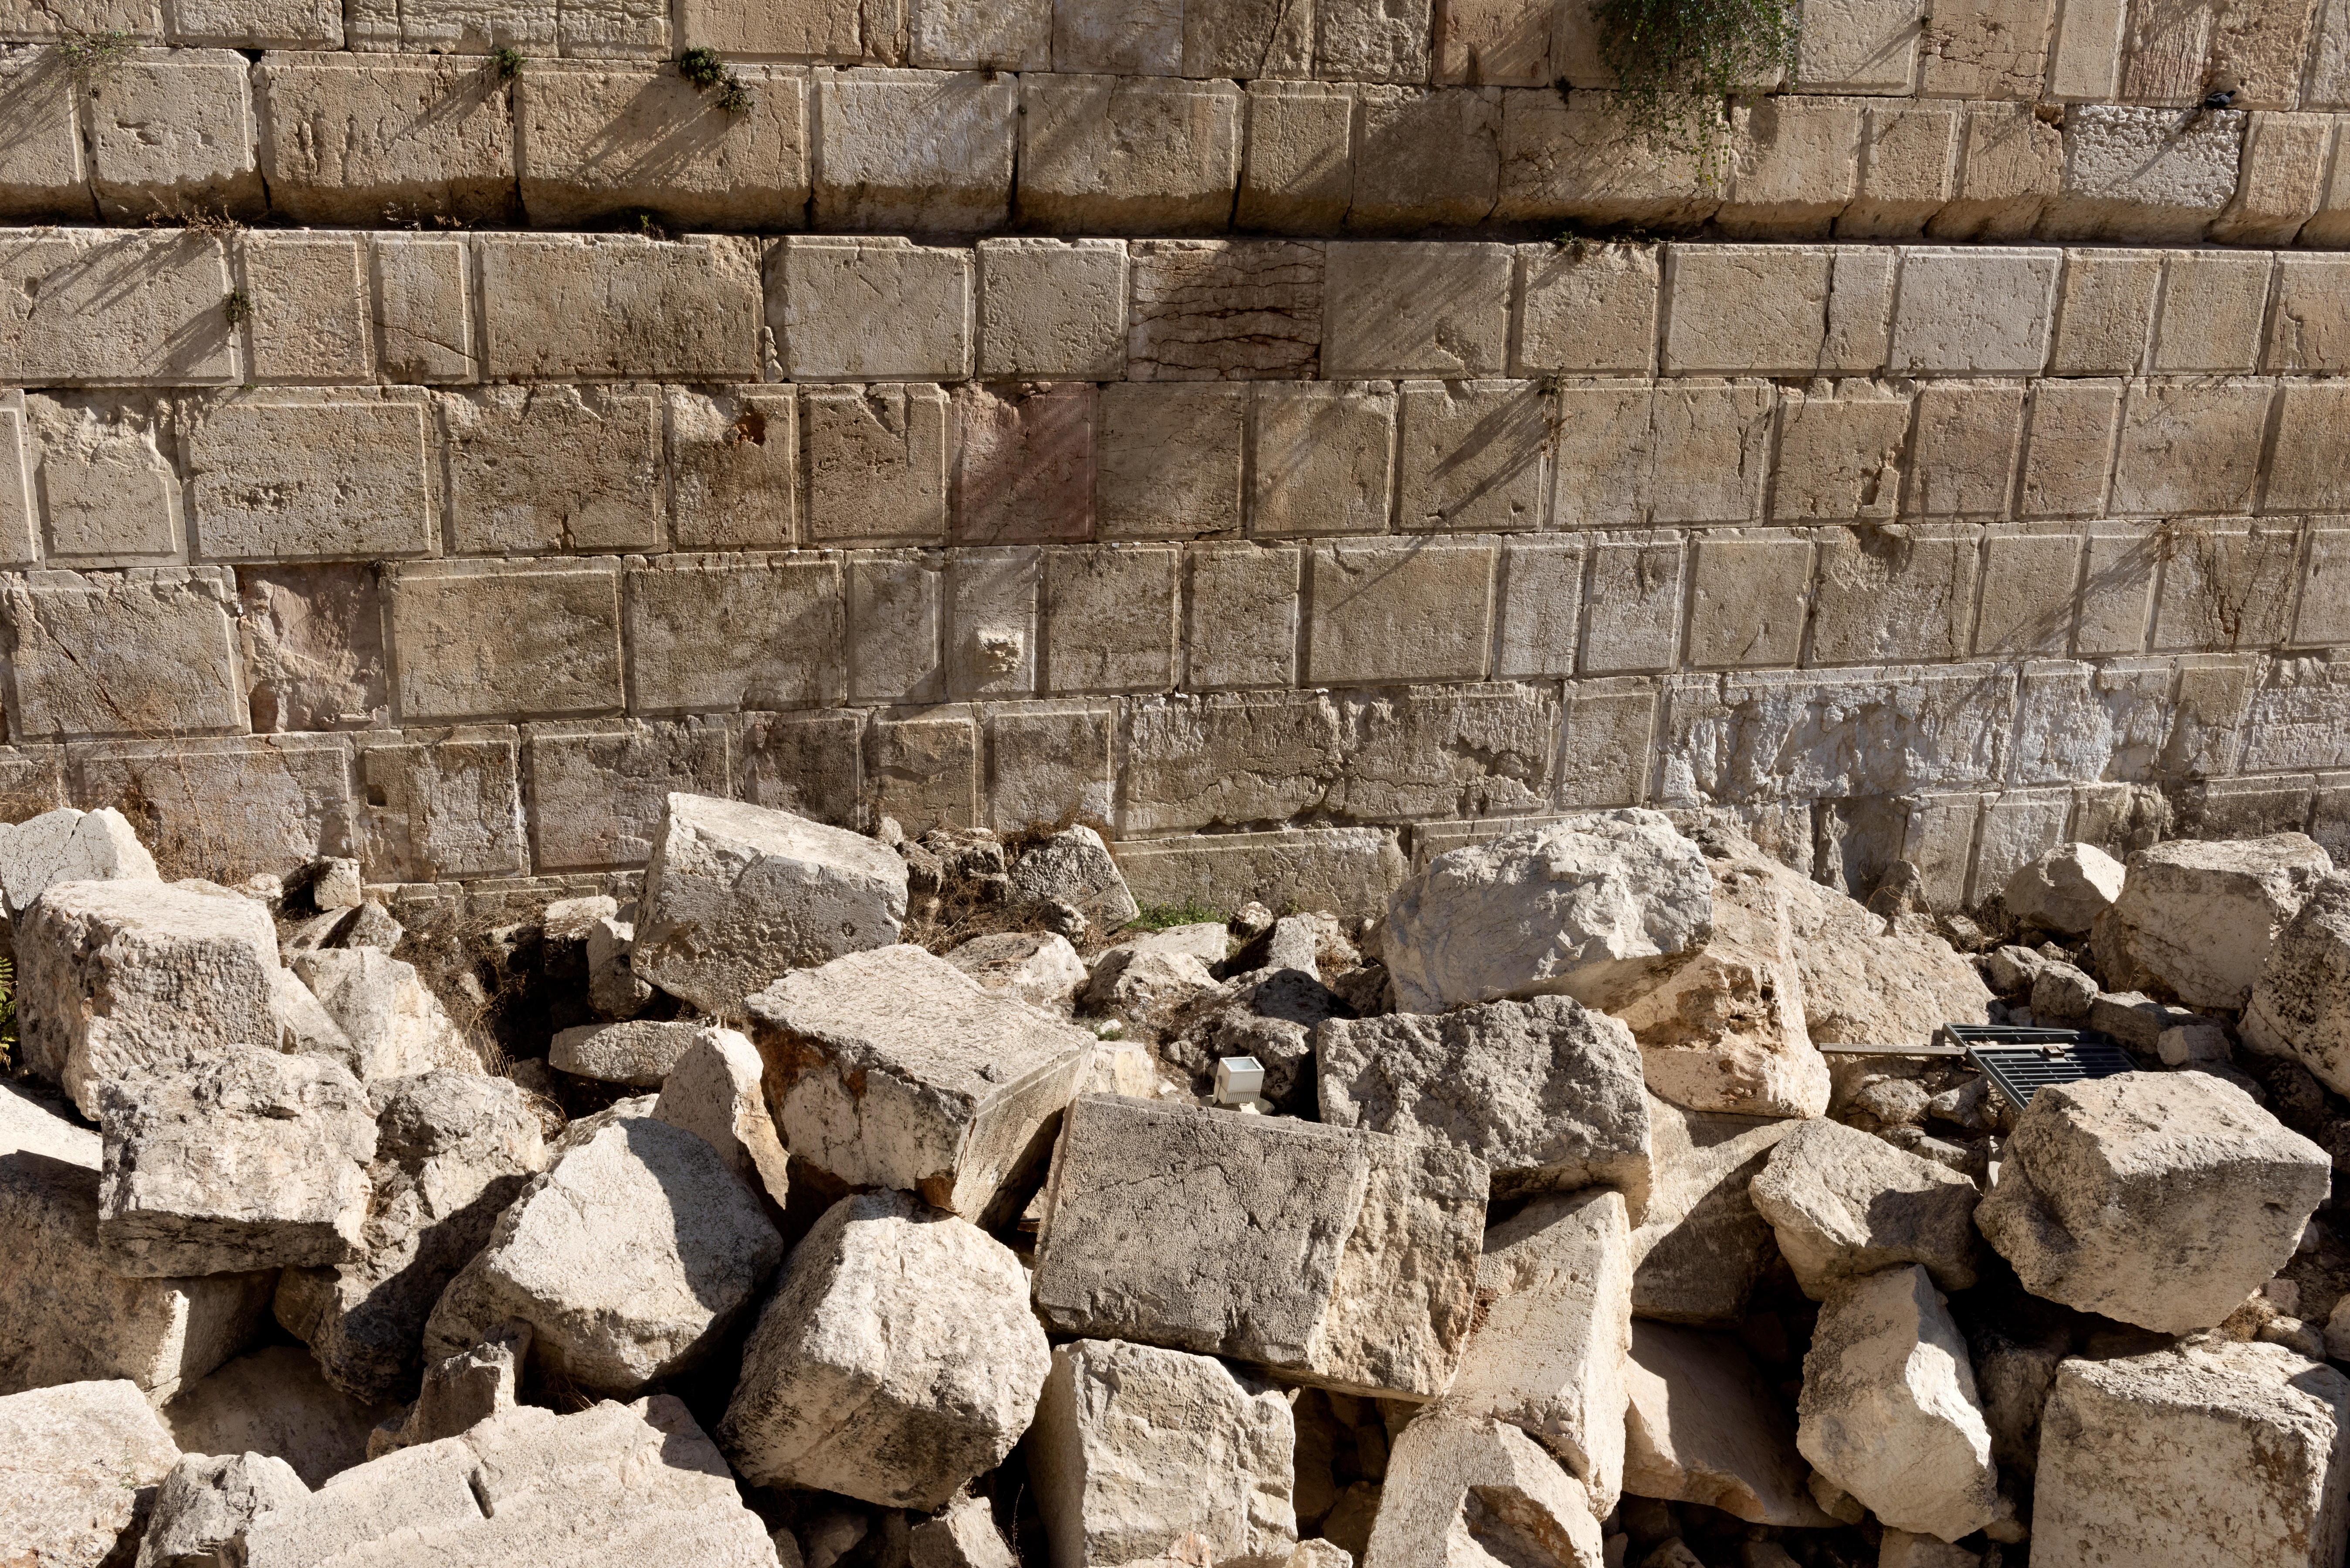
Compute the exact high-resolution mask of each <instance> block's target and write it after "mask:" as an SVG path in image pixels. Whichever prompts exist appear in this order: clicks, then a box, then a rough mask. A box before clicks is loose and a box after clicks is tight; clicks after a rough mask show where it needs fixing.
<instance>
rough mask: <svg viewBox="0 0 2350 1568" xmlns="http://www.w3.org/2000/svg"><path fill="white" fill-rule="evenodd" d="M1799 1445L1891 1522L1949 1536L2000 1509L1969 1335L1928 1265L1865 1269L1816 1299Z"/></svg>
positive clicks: (1798, 1425) (1806, 1357)
mask: <svg viewBox="0 0 2350 1568" xmlns="http://www.w3.org/2000/svg"><path fill="white" fill-rule="evenodd" d="M1795 1446H1796V1448H1797V1449H1801V1450H1802V1452H1803V1455H1804V1458H1805V1459H1809V1460H1811V1461H1812V1465H1813V1467H1814V1469H1817V1470H1818V1471H1819V1472H1820V1473H1821V1474H1822V1475H1824V1476H1825V1477H1827V1478H1828V1480H1832V1481H1834V1482H1835V1484H1836V1485H1837V1486H1839V1487H1841V1488H1843V1489H1844V1490H1846V1491H1847V1492H1850V1493H1851V1494H1852V1495H1853V1496H1854V1497H1856V1498H1857V1499H1859V1500H1860V1501H1861V1503H1862V1505H1863V1506H1865V1507H1866V1508H1867V1509H1868V1510H1869V1511H1871V1512H1872V1513H1874V1514H1876V1515H1877V1518H1878V1519H1879V1520H1880V1521H1883V1522H1884V1523H1886V1524H1888V1525H1890V1526H1892V1527H1894V1528H1895V1529H1898V1530H1907V1531H1910V1532H1914V1533H1917V1534H1919V1535H1931V1536H1934V1537H1936V1538H1937V1539H1939V1540H1942V1541H1956V1540H1958V1539H1959V1538H1960V1536H1962V1535H1970V1534H1972V1533H1973V1532H1976V1531H1978V1530H1981V1528H1982V1527H1983V1526H1984V1525H1986V1524H1989V1523H1990V1522H1991V1520H1992V1518H1993V1517H1994V1516H1995V1515H1996V1514H1997V1513H1998V1511H1999V1470H1998V1467H1997V1466H1995V1465H1994V1464H1992V1462H1991V1428H1990V1427H1989V1426H1987V1425H1986V1424H1985V1423H1984V1421H1983V1414H1982V1405H1981V1401H1980V1400H1979V1399H1978V1398H1977V1397H1976V1395H1975V1379H1974V1370H1973V1367H1972V1366H1971V1365H1970V1363H1969V1361H1968V1359H1967V1342H1966V1339H1965V1336H1964V1335H1962V1334H1960V1332H1959V1325H1958V1324H1956V1323H1954V1322H1952V1321H1951V1318H1950V1308H1949V1306H1948V1304H1947V1303H1945V1302H1944V1301H1943V1298H1942V1293H1941V1292H1939V1291H1938V1290H1936V1289H1935V1288H1934V1282H1933V1280H1932V1279H1931V1278H1930V1277H1929V1275H1928V1274H1927V1272H1926V1271H1925V1270H1924V1269H1922V1268H1920V1267H1918V1266H1917V1265H1916V1264H1912V1265H1910V1266H1909V1267H1908V1268H1902V1269H1888V1270H1887V1271H1886V1272H1883V1273H1878V1274H1869V1275H1867V1276H1866V1277H1864V1278H1862V1279H1858V1280H1855V1281H1853V1282H1850V1283H1849V1284H1846V1285H1845V1286H1843V1287H1842V1288H1840V1289H1839V1290H1837V1291H1836V1292H1835V1293H1834V1294H1833V1295H1831V1296H1830V1297H1829V1298H1828V1299H1827V1301H1826V1303H1825V1304H1824V1305H1823V1306H1822V1307H1821V1309H1820V1317H1819V1324H1818V1326H1817V1327H1816V1328H1814V1330H1813V1334H1812V1348H1811V1350H1810V1351H1809V1353H1808V1354H1806V1355H1804V1393H1803V1398H1802V1401H1801V1403H1800V1405H1799V1407H1798V1409H1797V1421H1796V1428H1795Z"/></svg>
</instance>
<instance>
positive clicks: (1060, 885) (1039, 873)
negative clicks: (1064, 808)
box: [1011, 824, 1142, 931]
mask: <svg viewBox="0 0 2350 1568" xmlns="http://www.w3.org/2000/svg"><path fill="white" fill-rule="evenodd" d="M1011 875H1012V896H1013V897H1014V898H1018V899H1022V900H1024V901H1027V902H1031V903H1042V902H1044V901H1045V900H1047V899H1051V900H1056V901H1058V902H1060V903H1064V904H1068V905H1070V906H1072V907H1074V908H1075V909H1076V911H1077V912H1078V913H1079V914H1081V915H1083V916H1085V917H1086V919H1088V920H1090V921H1092V922H1093V923H1094V924H1095V925H1096V926H1097V927H1098V928H1099V929H1102V930H1105V931H1114V930H1116V929H1118V928H1119V927H1120V926H1123V925H1125V924H1126V923H1127V921H1128V920H1130V919H1134V917H1135V916H1137V915H1139V914H1140V913H1141V912H1142V909H1141V907H1140V906H1139V905H1138V904H1136V903H1135V901H1134V895H1133V894H1131V893H1129V892H1128V891H1127V889H1126V878H1125V877H1121V876H1119V875H1118V862H1117V861H1116V860H1114V859H1112V858H1111V857H1110V853H1109V848H1108V846H1107V845H1105V844H1103V843H1102V838H1101V835H1100V834H1098V833H1096V832H1095V831H1094V830H1093V829H1092V828H1090V827H1087V826H1084V825H1083V824H1079V825H1078V826H1074V827H1065V828H1063V829H1062V830H1061V831H1060V832H1058V833H1055V834H1054V835H1053V836H1051V837H1049V838H1046V839H1044V840H1042V841H1041V842H1039V843H1037V844H1035V845H1032V846H1030V847H1028V848H1027V849H1025V850H1023V851H1022V852H1021V854H1020V856H1019V857H1018V858H1016V859H1015V860H1014V861H1013V863H1012V873H1011Z"/></svg>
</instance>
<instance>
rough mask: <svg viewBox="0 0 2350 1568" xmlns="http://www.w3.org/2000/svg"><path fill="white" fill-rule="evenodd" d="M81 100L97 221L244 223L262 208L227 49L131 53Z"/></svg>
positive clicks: (236, 58) (248, 106) (240, 70)
mask: <svg viewBox="0 0 2350 1568" xmlns="http://www.w3.org/2000/svg"><path fill="white" fill-rule="evenodd" d="M52 68H56V69H57V70H58V74H59V75H61V76H62V75H64V74H66V73H65V72H64V71H63V69H62V67H52ZM26 85H27V86H29V85H30V84H26ZM80 96H81V102H82V104H83V106H84V108H83V114H84V117H85V123H86V124H87V126H88V132H87V134H88V138H89V177H90V185H91V188H92V189H93V190H94V191H95V192H97V195H98V210H99V214H100V215H101V216H104V217H107V218H110V219H113V220H116V221H118V222H120V221H123V220H130V221H132V222H136V221H138V220H140V219H142V218H146V217H148V216H150V215H151V214H154V213H172V212H186V211H190V210H194V211H202V212H222V213H226V214H228V215H229V216H230V217H233V218H241V219H252V218H256V217H259V216H260V215H261V214H262V213H263V211H264V209H265V206H266V205H267V202H266V197H265V192H263V190H262V188H261V173H260V170H259V168H258V165H257V163H256V160H255V147H254V136H253V92H252V88H251V86H250V85H249V82H248V67H247V65H246V62H245V58H244V56H242V55H240V54H238V53H236V52H235V51H234V50H233V49H184V48H183V49H134V50H130V51H127V57H122V58H119V59H117V60H116V61H114V62H113V63H112V65H111V66H110V67H109V69H108V71H107V73H106V81H105V84H104V88H103V90H102V91H99V92H95V93H88V94H83V95H80Z"/></svg>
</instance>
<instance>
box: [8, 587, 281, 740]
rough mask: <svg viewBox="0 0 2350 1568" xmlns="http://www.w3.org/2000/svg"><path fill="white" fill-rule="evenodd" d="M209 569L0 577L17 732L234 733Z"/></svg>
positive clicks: (220, 596)
mask: <svg viewBox="0 0 2350 1568" xmlns="http://www.w3.org/2000/svg"><path fill="white" fill-rule="evenodd" d="M0 604H5V606H6V607H7V611H8V616H9V619H10V621H11V623H12V624H11V631H12V633H13V643H12V652H13V653H14V656H15V657H14V659H13V662H14V665H15V669H16V712H17V714H18V718H17V721H16V723H17V726H18V732H19V734H20V735H22V736H23V737H24V738H26V739H50V738H61V737H63V736H67V735H123V734H131V735H154V734H175V733H187V732H197V733H202V732H221V731H231V732H234V731H237V730H241V729H243V728H244V719H243V718H241V717H239V712H240V710H242V711H244V712H245V713H247V714H249V712H250V710H249V709H248V708H247V707H246V704H245V702H244V697H243V694H242V691H241V690H240V688H241V684H242V682H241V680H240V676H239V671H238V669H237V665H236V642H235V637H234V630H233V629H232V628H231V626H230V623H229V619H228V617H229V614H230V613H231V606H232V605H233V604H234V587H233V586H232V584H231V583H230V582H229V580H228V575H227V573H226V572H225V569H224V568H221V567H204V566H198V567H193V568H190V567H184V566H183V567H156V568H151V569H140V570H133V571H130V572H127V573H123V574H120V575H119V576H117V575H111V574H109V575H100V574H95V573H92V574H83V573H78V572H28V573H26V574H25V575H24V576H12V577H10V578H8V579H7V580H6V581H5V584H0Z"/></svg>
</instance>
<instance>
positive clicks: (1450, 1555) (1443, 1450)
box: [1363, 1410, 1603, 1568]
mask: <svg viewBox="0 0 2350 1568" xmlns="http://www.w3.org/2000/svg"><path fill="white" fill-rule="evenodd" d="M1602 1561H1603V1551H1602V1547H1601V1543H1600V1539H1599V1521H1598V1520H1597V1519H1596V1517H1595V1516H1594V1513H1593V1511H1592V1507H1591V1498H1590V1495H1589V1494H1588V1493H1587V1492H1586V1490H1584V1486H1583V1483H1582V1482H1581V1481H1579V1480H1575V1478H1574V1477H1573V1476H1571V1475H1568V1474H1567V1473H1566V1472H1565V1470H1563V1469H1560V1468H1559V1466H1558V1461H1557V1460H1555V1459H1552V1458H1551V1457H1550V1456H1549V1455H1548V1454H1546V1453H1544V1451H1543V1449H1542V1447H1541V1445H1539V1444H1538V1443H1536V1442H1535V1441H1534V1439H1533V1438H1529V1437H1527V1436H1526V1435H1525V1434H1524V1433H1523V1432H1521V1431H1519V1430H1518V1429H1517V1428H1515V1427H1513V1426H1511V1425H1509V1424H1508V1423H1507V1422H1505V1421H1497V1420H1493V1419H1492V1418H1491V1417H1473V1416H1454V1415H1449V1414H1446V1413H1444V1412H1443V1411H1441V1410H1439V1411H1434V1412H1431V1413H1430V1414H1428V1415H1425V1416H1422V1417H1419V1419H1417V1420H1415V1421H1413V1422H1412V1423H1411V1425H1409V1427H1406V1428H1404V1429H1403V1435H1402V1436H1400V1437H1399V1438H1397V1439H1396V1444H1395V1449H1394V1451H1393V1452H1392V1453H1391V1454H1389V1455H1388V1475H1387V1485H1386V1488H1385V1490H1384V1491H1383V1493H1382V1495H1381V1497H1380V1500H1379V1513H1378V1521H1376V1522H1375V1523H1374V1524H1373V1525H1372V1526H1371V1542H1370V1550H1369V1552H1367V1553H1366V1554H1365V1555H1364V1558H1363V1568H1429V1565H1430V1564H1432V1563H1445V1564H1452V1563H1460V1564H1463V1565H1464V1568H1465V1565H1468V1564H1477V1563H1511V1564H1523V1568H1600V1564H1601V1562H1602Z"/></svg>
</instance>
